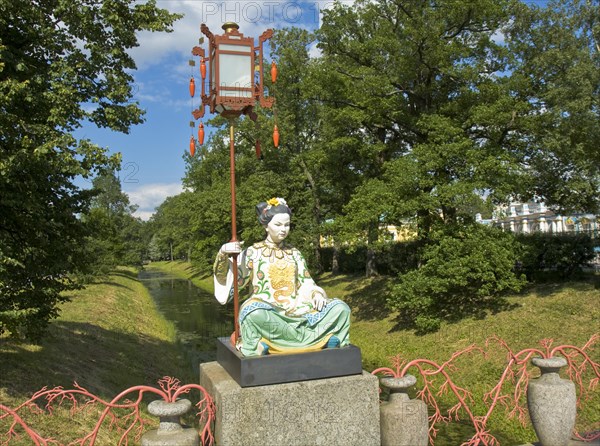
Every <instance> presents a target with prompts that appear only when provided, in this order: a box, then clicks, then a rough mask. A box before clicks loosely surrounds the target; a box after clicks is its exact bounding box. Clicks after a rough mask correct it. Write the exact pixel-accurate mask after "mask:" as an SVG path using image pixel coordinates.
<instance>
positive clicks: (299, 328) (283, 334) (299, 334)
mask: <svg viewBox="0 0 600 446" xmlns="http://www.w3.org/2000/svg"><path fill="white" fill-rule="evenodd" d="M240 327H241V334H242V349H241V351H242V354H243V355H244V356H256V355H260V354H261V353H262V352H263V350H264V347H265V346H268V349H269V352H270V353H275V354H277V353H295V352H297V353H300V352H303V351H314V350H320V349H322V348H324V347H326V346H327V344H328V341H329V339H330V338H331V337H332V336H335V337H337V338H338V339H339V345H340V346H342V347H343V346H345V345H348V343H349V337H348V330H349V327H350V308H349V307H348V306H347V305H346V304H345V303H343V302H339V303H338V304H337V305H334V306H332V307H331V308H330V309H328V311H327V312H326V313H325V314H324V315H323V317H322V318H321V319H320V320H319V322H318V323H316V324H314V325H312V326H311V325H309V323H308V320H307V319H306V318H304V317H303V316H300V317H290V316H286V315H285V314H282V313H280V312H277V311H273V310H268V309H263V308H259V309H256V310H254V311H252V312H250V313H248V314H247V315H246V316H245V317H244V319H243V321H242V323H241V324H240Z"/></svg>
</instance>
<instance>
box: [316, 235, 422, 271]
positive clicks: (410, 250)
mask: <svg viewBox="0 0 600 446" xmlns="http://www.w3.org/2000/svg"><path fill="white" fill-rule="evenodd" d="M421 244H422V243H421V242H420V241H416V240H412V241H404V242H389V243H382V244H380V245H379V246H378V247H377V249H376V253H375V268H376V269H377V272H378V273H379V274H384V275H397V274H399V273H401V272H407V271H409V270H411V269H414V268H416V267H417V253H418V247H419V246H420V245H421ZM332 261H333V248H330V247H327V248H321V263H322V265H323V269H324V270H325V271H331V268H332ZM338 261H339V267H340V273H344V274H358V273H364V272H365V264H366V262H367V247H366V246H364V245H361V246H355V247H352V248H350V247H342V248H340V252H339V258H338Z"/></svg>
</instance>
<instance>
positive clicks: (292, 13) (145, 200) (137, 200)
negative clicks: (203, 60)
mask: <svg viewBox="0 0 600 446" xmlns="http://www.w3.org/2000/svg"><path fill="white" fill-rule="evenodd" d="M348 1H351V0H348ZM157 4H158V6H159V7H161V8H165V9H168V10H169V11H171V12H179V13H183V14H185V16H184V18H182V19H180V20H179V21H177V22H176V23H175V25H174V32H172V33H169V34H167V33H146V32H144V33H141V34H140V35H139V42H140V46H139V47H138V48H135V49H134V50H132V52H131V54H132V56H133V57H134V59H135V61H136V64H137V67H138V70H137V71H136V72H134V78H135V88H134V91H135V96H134V99H135V100H137V101H139V103H140V105H141V107H142V108H143V109H145V110H146V116H145V118H146V122H145V123H143V124H140V125H137V126H134V127H132V128H131V131H130V133H129V134H127V135H125V134H121V133H117V132H111V131H108V130H105V129H98V128H96V127H94V126H92V125H85V126H84V127H83V128H82V129H81V130H79V131H78V132H77V133H76V136H77V137H80V138H84V137H85V138H89V139H91V140H92V141H93V142H94V143H96V144H98V145H100V146H102V147H108V149H109V150H110V152H111V153H115V152H121V154H122V160H123V161H122V170H121V172H120V173H119V176H120V179H121V183H122V188H123V191H124V192H126V193H127V194H128V195H129V198H130V201H131V202H132V204H137V205H138V206H139V208H138V211H137V212H136V214H135V215H136V216H138V217H141V218H143V219H148V218H149V217H150V216H151V215H152V213H153V211H154V209H155V207H156V206H158V205H159V204H160V203H162V201H163V200H164V199H165V198H166V197H168V196H172V195H176V194H178V193H179V192H181V190H182V186H181V179H182V177H183V176H184V174H185V163H184V161H183V154H184V152H186V151H187V150H188V147H189V140H190V135H191V134H192V129H191V128H190V126H189V123H190V121H191V120H193V118H192V116H191V110H192V103H191V99H190V96H189V93H188V82H189V78H190V75H191V74H192V71H191V70H192V68H191V67H190V66H189V64H188V61H189V60H190V59H191V58H192V56H191V49H192V47H193V46H194V45H197V44H198V38H200V37H201V36H202V35H201V33H200V24H201V23H206V24H207V25H208V27H209V28H210V29H211V31H212V32H213V33H214V34H221V33H222V32H223V31H222V30H221V25H222V24H223V23H224V22H227V21H234V22H236V23H238V24H239V25H240V32H242V33H244V35H246V36H253V37H254V38H255V39H256V42H258V36H259V35H260V34H261V33H262V32H263V31H264V30H265V29H267V28H274V29H280V28H283V27H291V26H298V27H305V28H308V29H316V28H317V27H318V25H319V17H320V11H321V10H322V9H324V8H327V7H328V6H330V5H331V4H332V2H331V1H329V0H326V1H303V0H296V1H284V0H281V1H267V0H261V1H254V0H243V1H233V0H226V1H203V0H157ZM203 46H204V48H205V49H207V43H205V44H204V45H203ZM265 49H266V50H267V51H268V46H267V47H266V48H265ZM196 64H197V65H196V67H195V68H193V70H194V71H193V74H194V77H195V79H196V83H197V84H196V85H197V88H196V90H197V94H196V98H195V99H194V106H195V107H197V105H198V102H199V100H198V91H199V89H200V88H199V81H200V76H199V73H198V61H196ZM205 118H206V117H205ZM205 120H206V119H205ZM206 130H207V131H210V129H209V128H206ZM194 133H195V132H194Z"/></svg>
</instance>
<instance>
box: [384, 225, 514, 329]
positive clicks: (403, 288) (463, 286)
mask: <svg viewBox="0 0 600 446" xmlns="http://www.w3.org/2000/svg"><path fill="white" fill-rule="evenodd" d="M519 253H520V245H519V243H518V242H517V241H516V240H515V238H514V236H513V235H512V234H510V233H504V232H502V231H501V230H500V229H497V228H490V227H487V226H482V225H479V224H472V225H468V226H462V227H458V226H447V227H442V228H441V229H438V230H434V231H432V233H431V237H430V239H429V240H428V242H427V243H426V244H424V246H423V247H422V248H421V249H420V253H419V257H420V261H421V267H419V268H418V269H414V270H411V271H408V272H405V273H400V274H399V276H398V281H397V283H395V284H394V285H392V286H391V288H390V296H389V297H388V307H389V308H390V309H391V310H397V311H399V312H400V321H401V323H402V324H403V325H404V327H405V328H416V329H417V330H418V331H420V332H429V331H434V330H436V329H438V328H439V326H440V323H441V321H442V320H457V319H460V318H462V317H466V316H481V315H483V314H485V312H486V311H487V310H496V309H499V308H501V307H503V306H504V305H505V304H506V303H505V301H504V299H503V298H502V295H503V294H504V293H505V292H516V291H519V290H520V289H521V288H522V287H523V285H524V284H525V283H526V281H525V278H524V277H523V276H522V275H519V274H517V273H516V272H515V264H516V262H517V259H518V258H519Z"/></svg>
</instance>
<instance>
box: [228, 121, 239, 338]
mask: <svg viewBox="0 0 600 446" xmlns="http://www.w3.org/2000/svg"><path fill="white" fill-rule="evenodd" d="M234 122H235V121H234V119H233V118H231V119H230V120H229V169H230V178H231V241H232V242H237V213H236V209H235V203H236V200H235V146H234V132H233V130H234V129H233V124H234ZM237 258H238V255H237V254H234V255H233V256H232V260H233V319H234V322H233V324H234V325H233V326H234V332H233V343H234V346H235V344H236V343H237V340H238V338H239V337H240V323H239V321H238V316H239V307H240V305H239V295H238V267H237Z"/></svg>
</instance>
